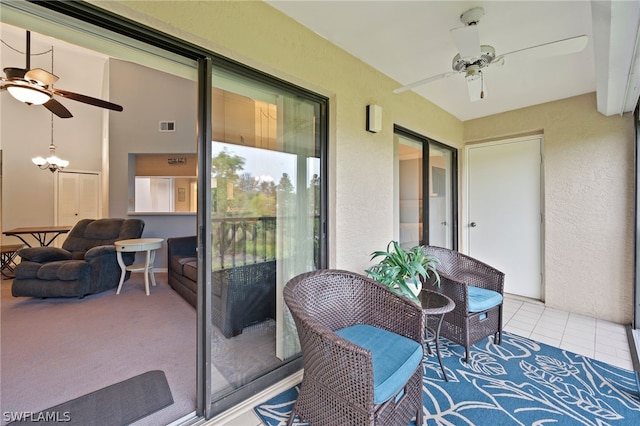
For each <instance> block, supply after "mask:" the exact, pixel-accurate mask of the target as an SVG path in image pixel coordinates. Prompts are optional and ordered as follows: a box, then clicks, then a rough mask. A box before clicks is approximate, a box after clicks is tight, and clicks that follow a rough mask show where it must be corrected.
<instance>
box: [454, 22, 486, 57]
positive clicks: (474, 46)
mask: <svg viewBox="0 0 640 426" xmlns="http://www.w3.org/2000/svg"><path fill="white" fill-rule="evenodd" d="M451 37H452V38H453V42H454V43H455V44H456V47H457V48H458V53H460V56H461V57H462V59H468V58H479V57H480V35H479V34H478V26H477V25H467V26H465V27H460V28H454V29H452V30H451Z"/></svg>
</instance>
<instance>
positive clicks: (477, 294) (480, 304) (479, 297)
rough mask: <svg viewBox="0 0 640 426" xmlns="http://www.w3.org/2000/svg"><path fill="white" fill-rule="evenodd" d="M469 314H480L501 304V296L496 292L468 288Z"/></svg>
mask: <svg viewBox="0 0 640 426" xmlns="http://www.w3.org/2000/svg"><path fill="white" fill-rule="evenodd" d="M467 288H468V292H469V312H482V311H486V310H487V309H491V308H493V307H494V306H498V305H499V304H501V303H502V295H501V294H500V293H498V292H497V291H493V290H487V289H484V288H480V287H475V286H472V285H470V286H468V287H467Z"/></svg>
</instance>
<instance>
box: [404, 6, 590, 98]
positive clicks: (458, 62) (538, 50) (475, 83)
mask: <svg viewBox="0 0 640 426" xmlns="http://www.w3.org/2000/svg"><path fill="white" fill-rule="evenodd" d="M483 15H484V9H482V8H481V7H475V8H473V9H470V10H467V11H466V12H464V13H463V14H462V15H460V21H462V23H463V24H464V26H463V27H459V28H453V29H452V30H451V37H452V38H453V42H454V43H455V45H456V47H457V48H458V52H459V53H458V54H457V55H455V56H454V57H453V61H452V64H451V67H452V68H453V71H449V72H446V73H443V74H438V75H434V76H431V77H427V78H424V79H422V80H418V81H416V82H414V83H411V84H408V85H406V86H403V87H400V88H398V89H396V90H394V91H393V92H394V93H402V92H405V91H407V90H411V89H413V88H416V87H418V86H422V85H424V84H427V83H431V82H433V81H436V80H439V79H442V78H448V77H451V76H454V75H460V74H461V75H464V78H465V80H466V82H467V88H468V90H469V98H470V99H471V101H477V100H479V99H482V98H484V97H485V95H486V94H487V93H486V92H487V90H486V85H485V83H484V75H483V70H484V69H485V68H487V67H490V66H495V65H498V66H499V65H503V64H504V59H505V58H506V57H508V56H511V57H514V56H516V55H520V54H526V55H527V56H530V57H531V58H536V57H537V58H541V57H549V56H559V55H567V54H570V53H577V52H580V51H582V50H583V49H584V48H585V47H586V46H587V42H588V41H589V38H588V37H587V36H586V35H580V36H576V37H571V38H567V39H563V40H557V41H552V42H549V43H544V44H539V45H536V46H531V47H526V48H523V49H519V50H515V51H513V52H509V53H504V54H501V55H498V56H496V51H495V49H494V48H493V47H492V46H489V45H484V44H483V45H481V44H480V37H479V34H478V22H479V21H480V18H481V17H482V16H483Z"/></svg>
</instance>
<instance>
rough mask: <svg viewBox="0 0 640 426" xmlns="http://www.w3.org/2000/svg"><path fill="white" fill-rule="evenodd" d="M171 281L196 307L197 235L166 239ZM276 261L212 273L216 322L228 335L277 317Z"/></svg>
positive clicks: (212, 296) (212, 297)
mask: <svg viewBox="0 0 640 426" xmlns="http://www.w3.org/2000/svg"><path fill="white" fill-rule="evenodd" d="M167 250H168V256H167V257H168V275H169V285H170V286H171V287H172V288H173V289H174V290H175V291H176V292H177V293H178V294H180V296H182V297H183V298H184V299H185V300H186V301H187V302H189V303H190V304H191V305H192V306H193V307H195V306H196V301H197V297H198V296H197V279H198V270H197V266H198V260H197V255H196V237H195V236H190V237H176V238H169V239H168V240H167ZM275 284H276V261H275V260H269V261H261V262H257V263H250V264H246V265H239V266H234V267H230V268H226V269H220V270H215V271H213V272H212V273H211V293H212V294H211V305H212V306H211V308H212V311H213V324H214V325H215V326H216V327H218V329H219V330H220V331H221V332H222V334H224V336H225V337H233V336H236V335H238V334H240V333H242V329H243V328H245V327H246V326H248V325H251V324H254V323H258V322H261V321H264V320H266V319H268V318H275V302H276V296H275Z"/></svg>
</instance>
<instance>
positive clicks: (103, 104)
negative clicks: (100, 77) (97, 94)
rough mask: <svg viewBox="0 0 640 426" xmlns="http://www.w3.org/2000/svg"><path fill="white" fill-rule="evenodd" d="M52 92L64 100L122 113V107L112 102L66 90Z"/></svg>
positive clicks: (53, 90)
mask: <svg viewBox="0 0 640 426" xmlns="http://www.w3.org/2000/svg"><path fill="white" fill-rule="evenodd" d="M51 91H52V92H53V93H54V94H55V95H60V96H62V97H63V98H69V99H72V100H74V101H78V102H82V103H85V104H89V105H93V106H97V107H100V108H106V109H110V110H113V111H122V106H120V105H118V104H114V103H111V102H107V101H104V100H102V99H98V98H92V97H91V96H86V95H81V94H79V93H74V92H69V91H66V90H61V89H55V88H53V89H51Z"/></svg>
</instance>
